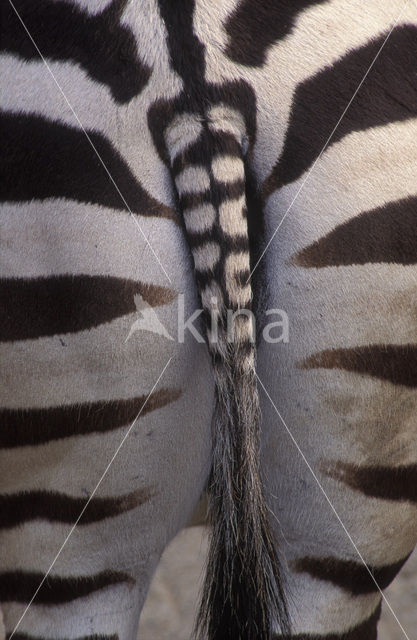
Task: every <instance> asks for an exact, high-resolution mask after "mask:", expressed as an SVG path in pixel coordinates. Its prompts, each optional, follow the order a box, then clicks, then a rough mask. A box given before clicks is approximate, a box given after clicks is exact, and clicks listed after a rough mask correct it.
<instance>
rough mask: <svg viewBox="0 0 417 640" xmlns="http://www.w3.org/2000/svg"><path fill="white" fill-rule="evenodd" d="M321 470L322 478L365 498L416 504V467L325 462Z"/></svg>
mask: <svg viewBox="0 0 417 640" xmlns="http://www.w3.org/2000/svg"><path fill="white" fill-rule="evenodd" d="M321 468H322V471H323V473H324V474H325V475H327V476H329V477H330V478H333V479H334V480H339V481H340V482H344V483H345V484H347V485H348V486H349V487H351V488H352V489H355V490H356V491H361V492H362V493H364V494H365V495H366V496H370V497H373V498H381V499H382V500H398V501H408V502H415V503H417V464H409V465H401V466H399V467H388V466H382V465H355V464H350V463H348V462H342V461H338V462H333V463H330V464H329V463H328V462H325V463H323V464H322V465H321Z"/></svg>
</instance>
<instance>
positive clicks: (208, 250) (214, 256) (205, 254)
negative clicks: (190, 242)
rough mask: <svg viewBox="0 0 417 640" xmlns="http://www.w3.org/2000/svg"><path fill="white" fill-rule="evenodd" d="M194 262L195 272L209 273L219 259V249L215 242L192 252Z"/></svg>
mask: <svg viewBox="0 0 417 640" xmlns="http://www.w3.org/2000/svg"><path fill="white" fill-rule="evenodd" d="M193 256H194V262H195V267H196V269H197V271H210V270H211V269H213V267H214V266H215V265H216V264H217V262H218V261H219V259H220V247H219V245H218V244H216V243H215V242H207V244H205V245H203V246H202V247H198V249H194V250H193Z"/></svg>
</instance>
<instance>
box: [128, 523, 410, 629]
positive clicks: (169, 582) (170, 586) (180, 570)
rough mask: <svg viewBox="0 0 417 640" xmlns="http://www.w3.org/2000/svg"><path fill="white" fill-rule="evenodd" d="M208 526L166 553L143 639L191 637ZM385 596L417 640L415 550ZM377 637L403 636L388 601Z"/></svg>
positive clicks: (143, 624) (145, 612)
mask: <svg viewBox="0 0 417 640" xmlns="http://www.w3.org/2000/svg"><path fill="white" fill-rule="evenodd" d="M206 549H207V540H206V535H205V530H204V527H192V528H191V529H187V530H185V531H182V532H181V533H180V534H179V535H178V536H177V537H176V538H175V540H173V541H172V542H171V544H170V545H169V547H168V548H167V549H166V551H165V553H164V555H163V556H162V559H161V562H160V564H159V567H158V569H157V571H156V574H155V577H154V580H153V583H152V585H151V588H150V591H149V595H148V599H147V601H146V604H145V608H144V610H143V613H142V619H141V624H140V628H139V639H140V640H189V639H190V637H191V632H192V628H193V620H194V614H195V610H196V604H197V600H198V590H199V586H200V584H201V577H202V575H203V569H204V559H205V554H206ZM385 595H386V598H387V599H388V602H389V603H390V605H391V607H392V609H393V610H394V612H395V614H396V616H397V617H398V619H399V621H400V623H401V624H402V626H403V627H404V629H405V631H406V633H407V635H408V637H409V640H417V552H414V554H413V555H412V557H411V558H410V560H409V561H408V562H407V564H406V565H405V567H404V568H403V570H402V571H401V573H400V574H399V576H398V578H397V579H396V581H394V583H393V585H391V587H389V589H387V590H386V593H385ZM378 640H405V635H404V634H403V632H402V631H401V629H400V627H399V625H398V623H397V622H396V620H395V618H394V616H393V614H392V613H391V612H390V611H389V609H388V607H387V606H386V605H385V604H384V607H383V614H382V620H381V623H380V629H379V636H378Z"/></svg>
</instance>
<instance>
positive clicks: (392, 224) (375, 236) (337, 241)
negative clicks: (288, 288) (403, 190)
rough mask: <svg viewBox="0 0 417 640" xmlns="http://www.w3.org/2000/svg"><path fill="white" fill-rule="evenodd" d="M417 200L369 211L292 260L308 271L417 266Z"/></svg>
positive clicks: (390, 203) (338, 227) (387, 205)
mask: <svg viewBox="0 0 417 640" xmlns="http://www.w3.org/2000/svg"><path fill="white" fill-rule="evenodd" d="M416 228H417V197H414V198H411V197H410V198H404V199H403V200H397V201H396V202H389V203H388V204H386V205H384V206H382V207H378V208H376V209H372V210H371V211H365V212H363V213H361V214H360V215H359V216H355V217H354V218H352V219H351V220H348V221H347V222H344V223H343V224H340V225H338V226H337V227H336V228H335V229H334V230H333V231H331V232H330V233H328V234H327V235H326V236H323V237H322V238H320V239H319V240H317V242H314V243H313V244H311V245H309V246H308V247H305V248H304V249H302V250H301V251H299V252H298V253H297V254H296V255H295V256H294V257H293V259H292V262H293V263H294V264H296V265H298V266H301V267H306V268H311V267H315V268H321V267H334V266H340V265H350V264H367V263H369V262H395V263H397V264H415V263H417V233H416Z"/></svg>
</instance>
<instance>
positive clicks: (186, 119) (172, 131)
mask: <svg viewBox="0 0 417 640" xmlns="http://www.w3.org/2000/svg"><path fill="white" fill-rule="evenodd" d="M202 129H203V125H202V124H201V122H200V120H197V118H196V117H195V116H192V115H190V114H182V115H178V116H176V117H175V118H174V119H173V120H172V122H171V124H170V125H169V127H168V128H167V129H166V131H165V142H166V144H167V147H168V152H169V155H170V158H171V162H172V161H173V160H174V159H175V158H176V157H177V156H178V155H179V154H180V153H183V152H184V151H185V150H186V149H187V147H189V146H190V145H192V144H194V142H196V141H197V140H198V138H199V136H200V134H201V131H202Z"/></svg>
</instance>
